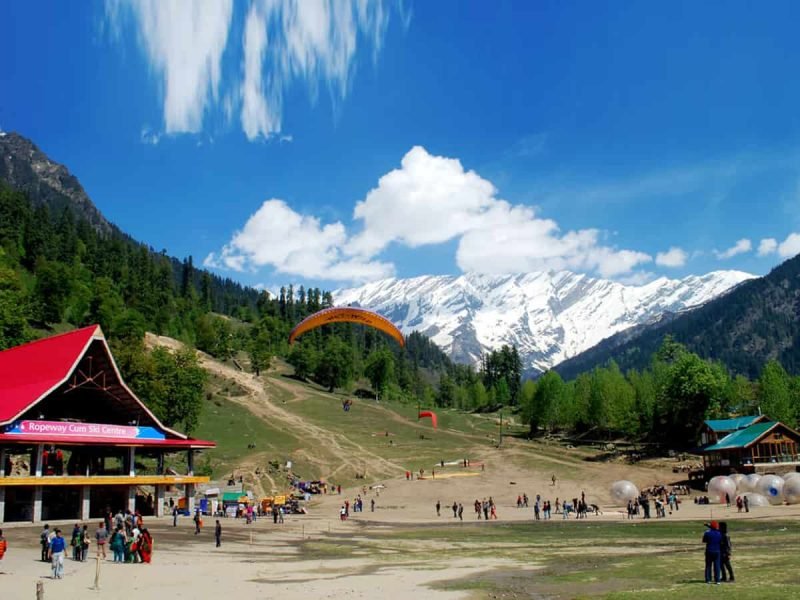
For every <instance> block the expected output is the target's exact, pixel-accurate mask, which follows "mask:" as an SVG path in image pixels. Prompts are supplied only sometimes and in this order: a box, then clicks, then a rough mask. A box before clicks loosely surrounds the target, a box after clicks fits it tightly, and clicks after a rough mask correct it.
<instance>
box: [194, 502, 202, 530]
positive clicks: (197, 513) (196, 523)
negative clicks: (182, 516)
mask: <svg viewBox="0 0 800 600" xmlns="http://www.w3.org/2000/svg"><path fill="white" fill-rule="evenodd" d="M201 523H202V520H201V519H200V509H199V508H198V509H197V510H195V511H194V534H195V535H197V534H198V533H200V525H201Z"/></svg>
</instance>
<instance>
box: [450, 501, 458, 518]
mask: <svg viewBox="0 0 800 600" xmlns="http://www.w3.org/2000/svg"><path fill="white" fill-rule="evenodd" d="M451 508H452V509H453V518H454V519H456V518H458V502H456V501H455V500H453V506H452V507H451Z"/></svg>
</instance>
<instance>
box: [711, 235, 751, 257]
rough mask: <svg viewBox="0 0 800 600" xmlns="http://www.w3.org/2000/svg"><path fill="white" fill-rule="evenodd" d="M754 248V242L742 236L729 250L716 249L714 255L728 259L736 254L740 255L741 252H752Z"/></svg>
mask: <svg viewBox="0 0 800 600" xmlns="http://www.w3.org/2000/svg"><path fill="white" fill-rule="evenodd" d="M752 249H753V244H752V242H751V241H750V240H748V239H747V238H742V239H741V240H739V241H738V242H736V243H735V244H734V245H733V246H731V247H730V248H728V249H727V250H723V251H721V252H720V251H718V250H714V256H716V257H717V258H720V259H722V260H727V259H729V258H733V257H734V256H738V255H739V254H744V253H746V252H750V251H751V250H752Z"/></svg>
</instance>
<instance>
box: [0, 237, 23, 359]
mask: <svg viewBox="0 0 800 600" xmlns="http://www.w3.org/2000/svg"><path fill="white" fill-rule="evenodd" d="M0 258H2V250H0ZM27 311H28V300H27V298H26V296H25V293H24V292H23V290H22V284H21V283H20V281H19V277H18V276H17V274H16V273H15V272H14V271H12V270H11V269H8V268H6V267H3V266H0V350H5V349H6V348H11V347H12V346H17V345H19V344H22V343H24V342H26V341H28V339H29V337H30V332H29V331H28V312H27Z"/></svg>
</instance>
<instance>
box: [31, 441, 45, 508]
mask: <svg viewBox="0 0 800 600" xmlns="http://www.w3.org/2000/svg"><path fill="white" fill-rule="evenodd" d="M43 452H44V444H37V445H36V470H35V471H34V473H33V474H34V476H35V477H41V476H42V468H43V466H44V465H43V464H42V460H43V456H42V453H43ZM35 520H36V519H34V521H35Z"/></svg>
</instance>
